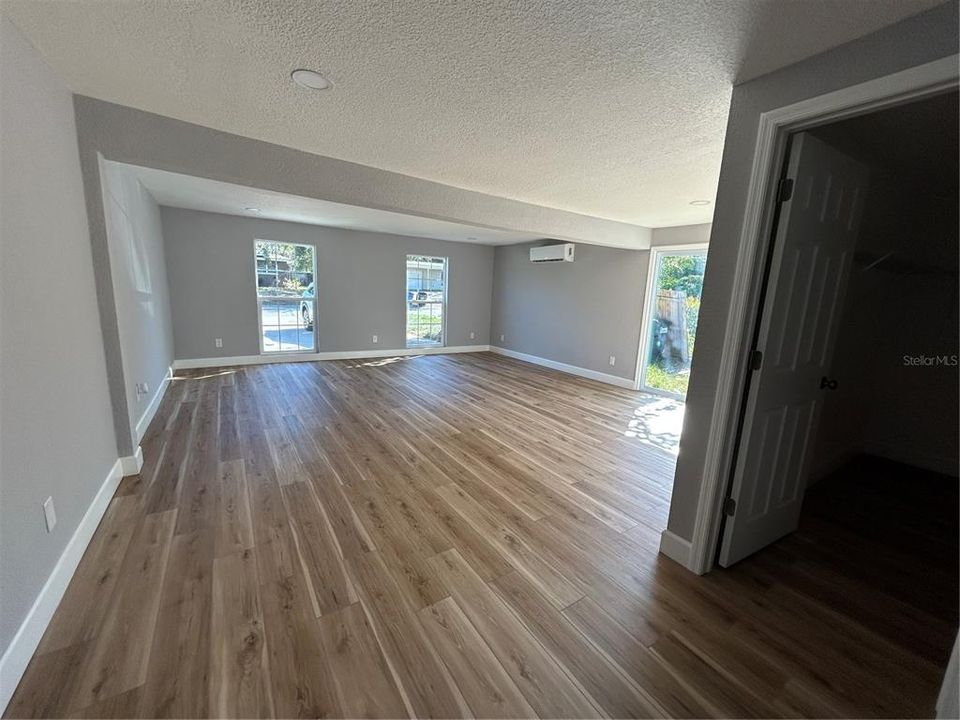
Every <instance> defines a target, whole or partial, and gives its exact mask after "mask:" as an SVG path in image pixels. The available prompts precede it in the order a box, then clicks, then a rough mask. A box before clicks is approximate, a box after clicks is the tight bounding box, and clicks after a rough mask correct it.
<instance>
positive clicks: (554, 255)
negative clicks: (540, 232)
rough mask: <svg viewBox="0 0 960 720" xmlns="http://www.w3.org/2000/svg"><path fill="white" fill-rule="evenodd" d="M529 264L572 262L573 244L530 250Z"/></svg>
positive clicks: (546, 246)
mask: <svg viewBox="0 0 960 720" xmlns="http://www.w3.org/2000/svg"><path fill="white" fill-rule="evenodd" d="M530 262H535V263H547V262H573V243H563V244H562V245H543V246H541V247H534V248H530Z"/></svg>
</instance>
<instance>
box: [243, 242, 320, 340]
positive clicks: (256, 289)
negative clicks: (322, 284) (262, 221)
mask: <svg viewBox="0 0 960 720" xmlns="http://www.w3.org/2000/svg"><path fill="white" fill-rule="evenodd" d="M257 243H276V244H278V245H294V246H299V247H305V248H310V249H311V250H312V251H313V270H312V275H313V299H312V301H311V304H312V305H313V348H312V349H310V350H304V349H302V348H297V349H295V350H267V349H265V348H264V346H263V300H264V299H265V298H264V296H261V295H260V270H259V268H258V267H257ZM269 265H270V260H269V258H268V259H267V266H268V269H269ZM253 293H254V296H255V298H256V302H257V333H258V336H259V337H258V340H257V345H258V347H259V354H260V355H264V356H267V357H272V356H274V355H314V354H316V353H318V352H320V350H319V343H318V338H317V246H316V245H311V244H310V243H298V242H287V241H286V240H268V239H267V238H262V237H255V238H254V239H253ZM298 300H299V302H300V303H302V302H303V298H302V297H301V298H298ZM299 311H300V307H299V304H298V306H297V312H298V314H299ZM281 347H282V342H281Z"/></svg>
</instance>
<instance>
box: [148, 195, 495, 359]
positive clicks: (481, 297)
mask: <svg viewBox="0 0 960 720" xmlns="http://www.w3.org/2000/svg"><path fill="white" fill-rule="evenodd" d="M161 217H162V221H163V234H164V241H165V246H166V258H167V277H168V279H169V282H170V299H171V308H172V313H173V328H174V348H175V354H176V357H177V358H178V359H192V358H213V357H231V356H236V355H257V354H259V352H260V345H259V342H260V340H259V334H258V332H259V330H258V326H257V301H256V288H255V287H254V258H253V243H254V240H258V239H259V240H276V241H278V242H293V243H304V244H309V245H314V246H315V247H316V249H317V287H318V290H317V301H318V302H317V305H318V324H317V339H318V349H319V350H320V351H321V352H336V351H346V350H396V349H400V348H403V347H404V346H405V332H406V327H405V323H406V315H405V304H404V298H405V296H406V285H405V283H406V256H407V254H431V255H438V256H443V257H448V258H449V259H450V265H449V275H450V278H449V288H448V298H447V302H448V306H447V313H448V315H447V338H446V344H447V345H486V344H488V343H489V330H490V287H491V285H492V275H493V254H494V249H493V248H492V247H489V246H483V245H473V244H469V243H456V242H445V241H442V240H431V239H427V238H415V237H406V236H403V235H385V234H380V233H369V232H357V231H352V230H340V229H336V228H325V227H319V226H316V225H302V224H298V223H288V222H280V221H276V220H262V219H257V218H246V217H237V216H232V215H220V214H216V213H206V212H198V211H195V210H181V209H177V208H168V207H164V208H162V209H161ZM471 332H473V333H474V334H475V336H476V337H475V338H474V339H471V338H470V333H471ZM374 334H376V335H378V336H379V342H378V343H377V344H374V343H373V342H372V336H373V335H374ZM217 337H219V338H223V348H222V349H221V348H216V347H214V338H217Z"/></svg>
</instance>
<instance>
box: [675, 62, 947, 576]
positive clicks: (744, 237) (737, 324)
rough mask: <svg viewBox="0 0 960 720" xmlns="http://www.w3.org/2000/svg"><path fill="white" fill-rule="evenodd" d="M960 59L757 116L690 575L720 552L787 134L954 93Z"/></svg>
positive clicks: (706, 567) (708, 564)
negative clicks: (750, 351)
mask: <svg viewBox="0 0 960 720" xmlns="http://www.w3.org/2000/svg"><path fill="white" fill-rule="evenodd" d="M958 60H960V56H958V55H951V56H949V57H945V58H941V59H940V60H935V61H933V62H930V63H926V64H923V65H918V66H916V67H913V68H909V69H907V70H903V71H901V72H897V73H893V74H892V75H887V76H885V77H881V78H876V79H874V80H870V81H867V82H864V83H860V84H858V85H851V86H850V87H847V88H842V89H840V90H836V91H834V92H830V93H826V94H824V95H820V96H817V97H813V98H809V99H807V100H802V101H800V102H797V103H793V104H791V105H786V106H784V107H780V108H774V109H772V110H768V111H767V112H765V113H762V114H761V115H760V122H759V126H758V128H757V143H756V147H755V149H754V156H753V164H752V166H751V170H750V184H749V186H748V192H747V204H746V208H745V210H744V218H743V226H742V228H741V233H740V240H739V250H738V252H737V262H736V266H735V267H736V274H735V275H734V279H733V287H732V290H731V296H730V310H729V312H728V314H727V324H726V328H727V332H726V333H725V336H724V340H723V348H722V350H721V356H720V371H719V376H718V380H717V392H716V397H715V399H714V404H713V413H712V415H711V418H710V430H709V434H708V436H707V440H706V444H707V448H706V455H705V458H704V468H703V484H702V485H701V487H700V496H699V498H698V501H697V514H696V520H695V521H694V527H693V537H692V538H691V545H690V554H689V562H688V567H689V569H690V570H692V571H694V572H696V573H698V574H703V573H705V572H708V571H709V570H710V569H712V568H713V566H714V559H715V557H716V554H717V545H718V543H719V539H720V538H719V532H720V525H721V518H722V512H723V502H724V499H725V497H726V493H727V485H728V480H729V478H730V472H731V469H732V464H733V456H734V450H735V442H736V434H737V433H736V431H737V425H738V420H739V416H740V413H741V407H742V406H741V403H742V398H743V394H744V392H743V391H744V389H745V384H746V380H747V377H746V372H745V363H744V358H745V357H747V352H748V351H749V349H750V342H751V339H752V337H753V330H754V324H755V322H756V318H757V314H758V311H759V305H758V294H759V293H758V291H759V287H760V283H761V282H762V281H763V277H762V275H763V273H762V272H760V269H761V268H762V265H761V264H760V258H762V257H764V256H765V254H766V251H767V249H768V247H769V243H770V238H771V234H772V230H773V218H774V212H773V211H774V205H775V203H774V200H775V198H774V194H775V191H776V185H777V179H778V177H779V173H780V170H781V166H782V165H783V160H784V157H785V154H786V144H787V137H788V135H789V134H790V133H793V132H797V131H799V130H804V129H808V128H811V127H814V126H816V125H822V124H825V123H827V122H833V121H836V120H840V119H843V118H846V117H852V116H854V115H863V114H866V113H868V112H872V111H875V110H878V109H881V108H885V107H891V106H894V105H900V104H903V103H906V102H910V101H913V100H917V99H920V98H923V97H927V96H931V95H936V94H939V93H942V92H946V91H949V90H952V89H956V88H957V85H958V77H960V72H958Z"/></svg>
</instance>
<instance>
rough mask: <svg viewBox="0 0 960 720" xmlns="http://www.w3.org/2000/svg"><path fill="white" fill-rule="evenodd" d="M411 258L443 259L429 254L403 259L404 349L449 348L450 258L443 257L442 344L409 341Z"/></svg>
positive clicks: (408, 255) (409, 254) (409, 256)
mask: <svg viewBox="0 0 960 720" xmlns="http://www.w3.org/2000/svg"><path fill="white" fill-rule="evenodd" d="M411 257H434V258H436V257H441V256H440V255H431V254H429V253H409V252H408V253H407V254H406V255H404V259H403V272H404V275H403V278H404V279H403V338H404V342H405V344H404V347H406V348H408V349H410V350H416V349H417V348H442V347H446V346H447V310H448V309H449V304H448V303H447V296H448V294H449V288H450V258H449V257H443V300H441V303H442V305H443V315H442V317H441V320H440V342H432V341H427V342H423V341H416V340H414V341H411V340H407V331H408V330H409V326H408V324H407V322H408V307H407V303H408V302H409V300H408V299H407V293H409V292H410V288H408V287H407V274H406V272H407V263H408V262H409V261H410V258H411Z"/></svg>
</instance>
